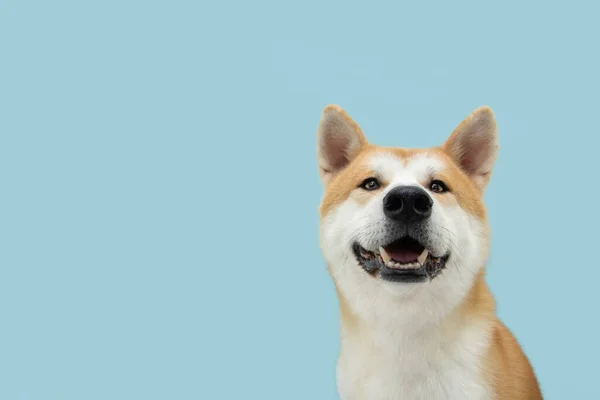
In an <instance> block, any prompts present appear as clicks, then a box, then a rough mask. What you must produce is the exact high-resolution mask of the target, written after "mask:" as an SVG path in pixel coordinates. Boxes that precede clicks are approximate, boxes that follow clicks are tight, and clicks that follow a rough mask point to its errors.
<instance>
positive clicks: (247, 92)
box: [0, 0, 600, 400]
mask: <svg viewBox="0 0 600 400" xmlns="http://www.w3.org/2000/svg"><path fill="white" fill-rule="evenodd" d="M592 4H593V3H592V2H591V1H590V2H587V3H584V2H577V1H575V2H569V3H568V5H567V2H563V4H562V5H557V4H551V3H548V2H541V1H540V2H527V3H525V2H517V1H504V2H495V3H494V4H492V3H491V2H480V1H478V2H475V1H471V2H466V1H459V2H457V1H454V2H450V1H447V2H442V1H438V2H399V1H396V2H392V1H386V2H380V1H379V2H377V1H373V2H366V1H363V2H361V3H356V2H354V3H351V2H347V1H344V2H342V1H337V2H332V1H326V2H321V1H316V0H310V1H301V2H283V1H265V0H256V1H245V2H242V1H235V2H219V3H217V2H208V1H195V2H193V1H188V2H186V1H160V2H159V1H93V2H92V1H88V2H82V1H46V2H42V1H37V2H35V1H3V2H2V3H0V43H1V49H0V50H1V52H0V84H1V86H0V107H1V109H0V110H1V113H0V176H1V197H0V198H1V201H0V204H1V206H0V210H1V211H0V215H1V219H0V233H1V238H0V239H1V250H0V398H1V399H6V400H11V399H36V400H37V399H40V400H41V399H44V400H46V399H60V400H67V399H68V400H71V399H73V400H74V399H78V400H79V399H103V400H104V399H111V400H117V399H144V400H151V399H178V400H179V399H254V398H256V399H286V400H293V399H302V400H306V399H336V398H337V395H336V393H335V379H334V366H335V360H336V357H337V351H338V348H337V346H338V336H337V335H338V320H337V316H338V310H337V303H336V298H335V294H334V290H333V286H332V284H331V282H330V280H329V276H328V275H327V273H326V271H325V267H324V263H323V261H322V259H321V254H320V250H319V248H318V241H317V224H318V217H317V207H318V203H319V201H320V197H321V186H320V182H319V180H318V175H317V169H316V162H315V132H316V127H317V123H318V119H319V115H320V112H321V109H322V107H323V106H325V105H326V104H328V103H338V104H340V105H342V106H343V107H344V108H346V109H347V111H348V112H349V113H350V114H351V115H352V116H353V117H354V118H355V120H356V121H358V122H359V123H360V124H361V125H362V127H363V129H364V130H365V132H366V134H367V135H368V137H369V138H370V139H371V141H373V142H375V143H378V144H382V145H395V146H409V147H413V146H430V145H437V144H440V143H442V141H443V140H444V139H445V138H446V136H447V135H448V134H449V133H450V132H451V130H452V129H453V128H454V126H455V125H456V124H458V123H459V122H460V120H462V118H464V117H466V116H467V115H468V113H469V112H471V111H472V110H473V109H474V108H475V107H477V106H480V105H484V104H487V105H490V106H491V107H492V108H493V109H494V110H495V112H496V115H497V119H498V123H499V128H500V140H501V152H500V157H499V160H498V163H497V165H496V167H497V168H496V170H495V173H494V176H493V179H492V183H491V185H490V187H489V190H488V192H487V196H486V197H487V203H488V206H489V212H490V218H491V225H492V229H493V249H492V258H491V261H490V265H489V282H490V285H491V287H492V289H493V292H494V294H495V295H496V297H497V299H498V306H499V314H500V316H501V317H502V318H503V320H504V321H505V322H506V323H507V324H508V326H509V327H510V328H511V329H512V330H513V331H514V332H515V334H516V336H517V338H518V339H519V340H520V341H521V343H522V344H523V346H524V348H525V350H526V352H527V354H528V355H529V356H530V358H531V360H532V362H533V364H534V366H535V368H536V371H537V373H538V376H539V379H540V381H541V384H542V387H543V390H544V392H545V395H546V398H547V399H579V398H581V399H584V398H585V399H592V398H600V388H599V386H598V379H597V372H598V363H597V360H598V357H599V356H600V350H599V345H598V337H599V335H600V325H599V324H598V311H597V305H598V302H599V300H600V292H599V291H598V279H599V278H600V272H599V271H600V268H599V266H600V264H599V261H598V259H597V257H595V256H594V253H595V250H596V249H597V248H598V245H597V237H598V236H597V232H596V229H597V226H598V224H599V223H600V221H599V217H598V213H597V211H596V210H597V205H596V199H597V196H598V176H597V172H598V164H597V161H598V155H597V153H598V151H597V147H596V146H597V145H598V112H599V106H600V102H599V101H598V93H600V83H599V78H598V74H599V71H600V62H599V59H598V38H599V37H600V27H599V25H598V19H597V16H598V11H599V10H598V8H597V6H593V5H592Z"/></svg>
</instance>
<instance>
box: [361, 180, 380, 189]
mask: <svg viewBox="0 0 600 400" xmlns="http://www.w3.org/2000/svg"><path fill="white" fill-rule="evenodd" d="M379 186H380V185H379V181H378V180H377V179H375V178H367V179H365V180H364V181H363V183H361V184H360V187H361V188H363V189H365V190H375V189H379Z"/></svg>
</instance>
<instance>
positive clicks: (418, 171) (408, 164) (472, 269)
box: [317, 105, 498, 307]
mask: <svg viewBox="0 0 600 400" xmlns="http://www.w3.org/2000/svg"><path fill="white" fill-rule="evenodd" d="M497 148H498V145H497V133H496V122H495V119H494V115H493V113H492V111H491V109H489V108H487V107H481V108H478V109H477V110H475V111H474V112H473V113H472V114H471V115H469V116H468V117H467V118H466V119H465V120H464V121H462V123H460V124H459V125H458V127H457V128H456V129H455V130H454V132H453V133H452V134H451V135H450V137H449V138H448V139H447V140H446V142H445V143H444V144H443V145H442V146H440V147H434V148H429V149H405V148H385V147H379V146H375V145H372V144H370V143H369V142H368V141H367V139H366V138H365V136H364V134H363V132H362V130H361V129H360V127H359V126H358V125H357V124H356V122H354V121H353V120H352V119H351V118H350V117H349V116H348V114H346V112H345V111H344V110H342V109H341V108H340V107H338V106H335V105H330V106H327V107H326V108H325V109H324V111H323V114H322V117H321V121H320V125H319V128H318V133H317V159H318V166H319V173H320V176H321V180H322V182H323V185H324V188H325V190H324V196H323V199H322V202H321V206H320V210H319V211H320V216H321V223H320V242H321V249H322V252H323V255H324V258H325V261H326V263H327V265H328V268H329V271H330V274H331V275H332V277H333V279H334V281H335V284H336V287H337V289H338V293H339V294H341V295H343V296H344V297H345V298H346V299H347V300H348V301H353V300H352V299H355V298H361V297H362V298H363V299H364V298H365V296H366V297H372V298H373V297H374V298H377V297H381V296H384V295H385V296H390V295H392V296H405V297H411V298H413V299H421V300H423V301H425V299H427V301H430V300H431V299H433V301H436V302H438V303H439V304H444V307H446V306H451V305H452V304H453V303H456V302H458V301H459V300H460V299H461V298H463V297H464V296H465V295H466V293H467V292H468V290H469V288H470V287H471V286H472V284H473V282H474V279H475V278H476V276H477V275H478V273H479V272H481V270H482V268H483V266H484V264H485V262H486V259H487V256H488V249H489V232H488V226H487V221H486V211H485V207H484V204H483V199H482V197H483V192H484V189H485V187H486V185H487V183H488V181H489V179H490V175H491V173H492V167H493V165H494V161H495V159H496V153H497ZM371 303H372V302H371ZM355 306H356V305H355Z"/></svg>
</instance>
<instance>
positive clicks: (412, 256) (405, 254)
mask: <svg viewBox="0 0 600 400" xmlns="http://www.w3.org/2000/svg"><path fill="white" fill-rule="evenodd" d="M385 251H386V252H387V253H388V254H389V255H390V257H392V258H393V259H394V260H396V261H398V262H401V263H403V264H407V263H411V262H415V261H417V259H418V258H419V256H420V255H421V253H417V252H416V251H414V250H388V249H385Z"/></svg>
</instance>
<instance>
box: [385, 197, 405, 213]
mask: <svg viewBox="0 0 600 400" xmlns="http://www.w3.org/2000/svg"><path fill="white" fill-rule="evenodd" d="M385 208H387V209H388V211H400V210H402V199H401V198H400V197H396V196H394V197H390V198H388V199H387V202H386V204H385Z"/></svg>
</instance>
